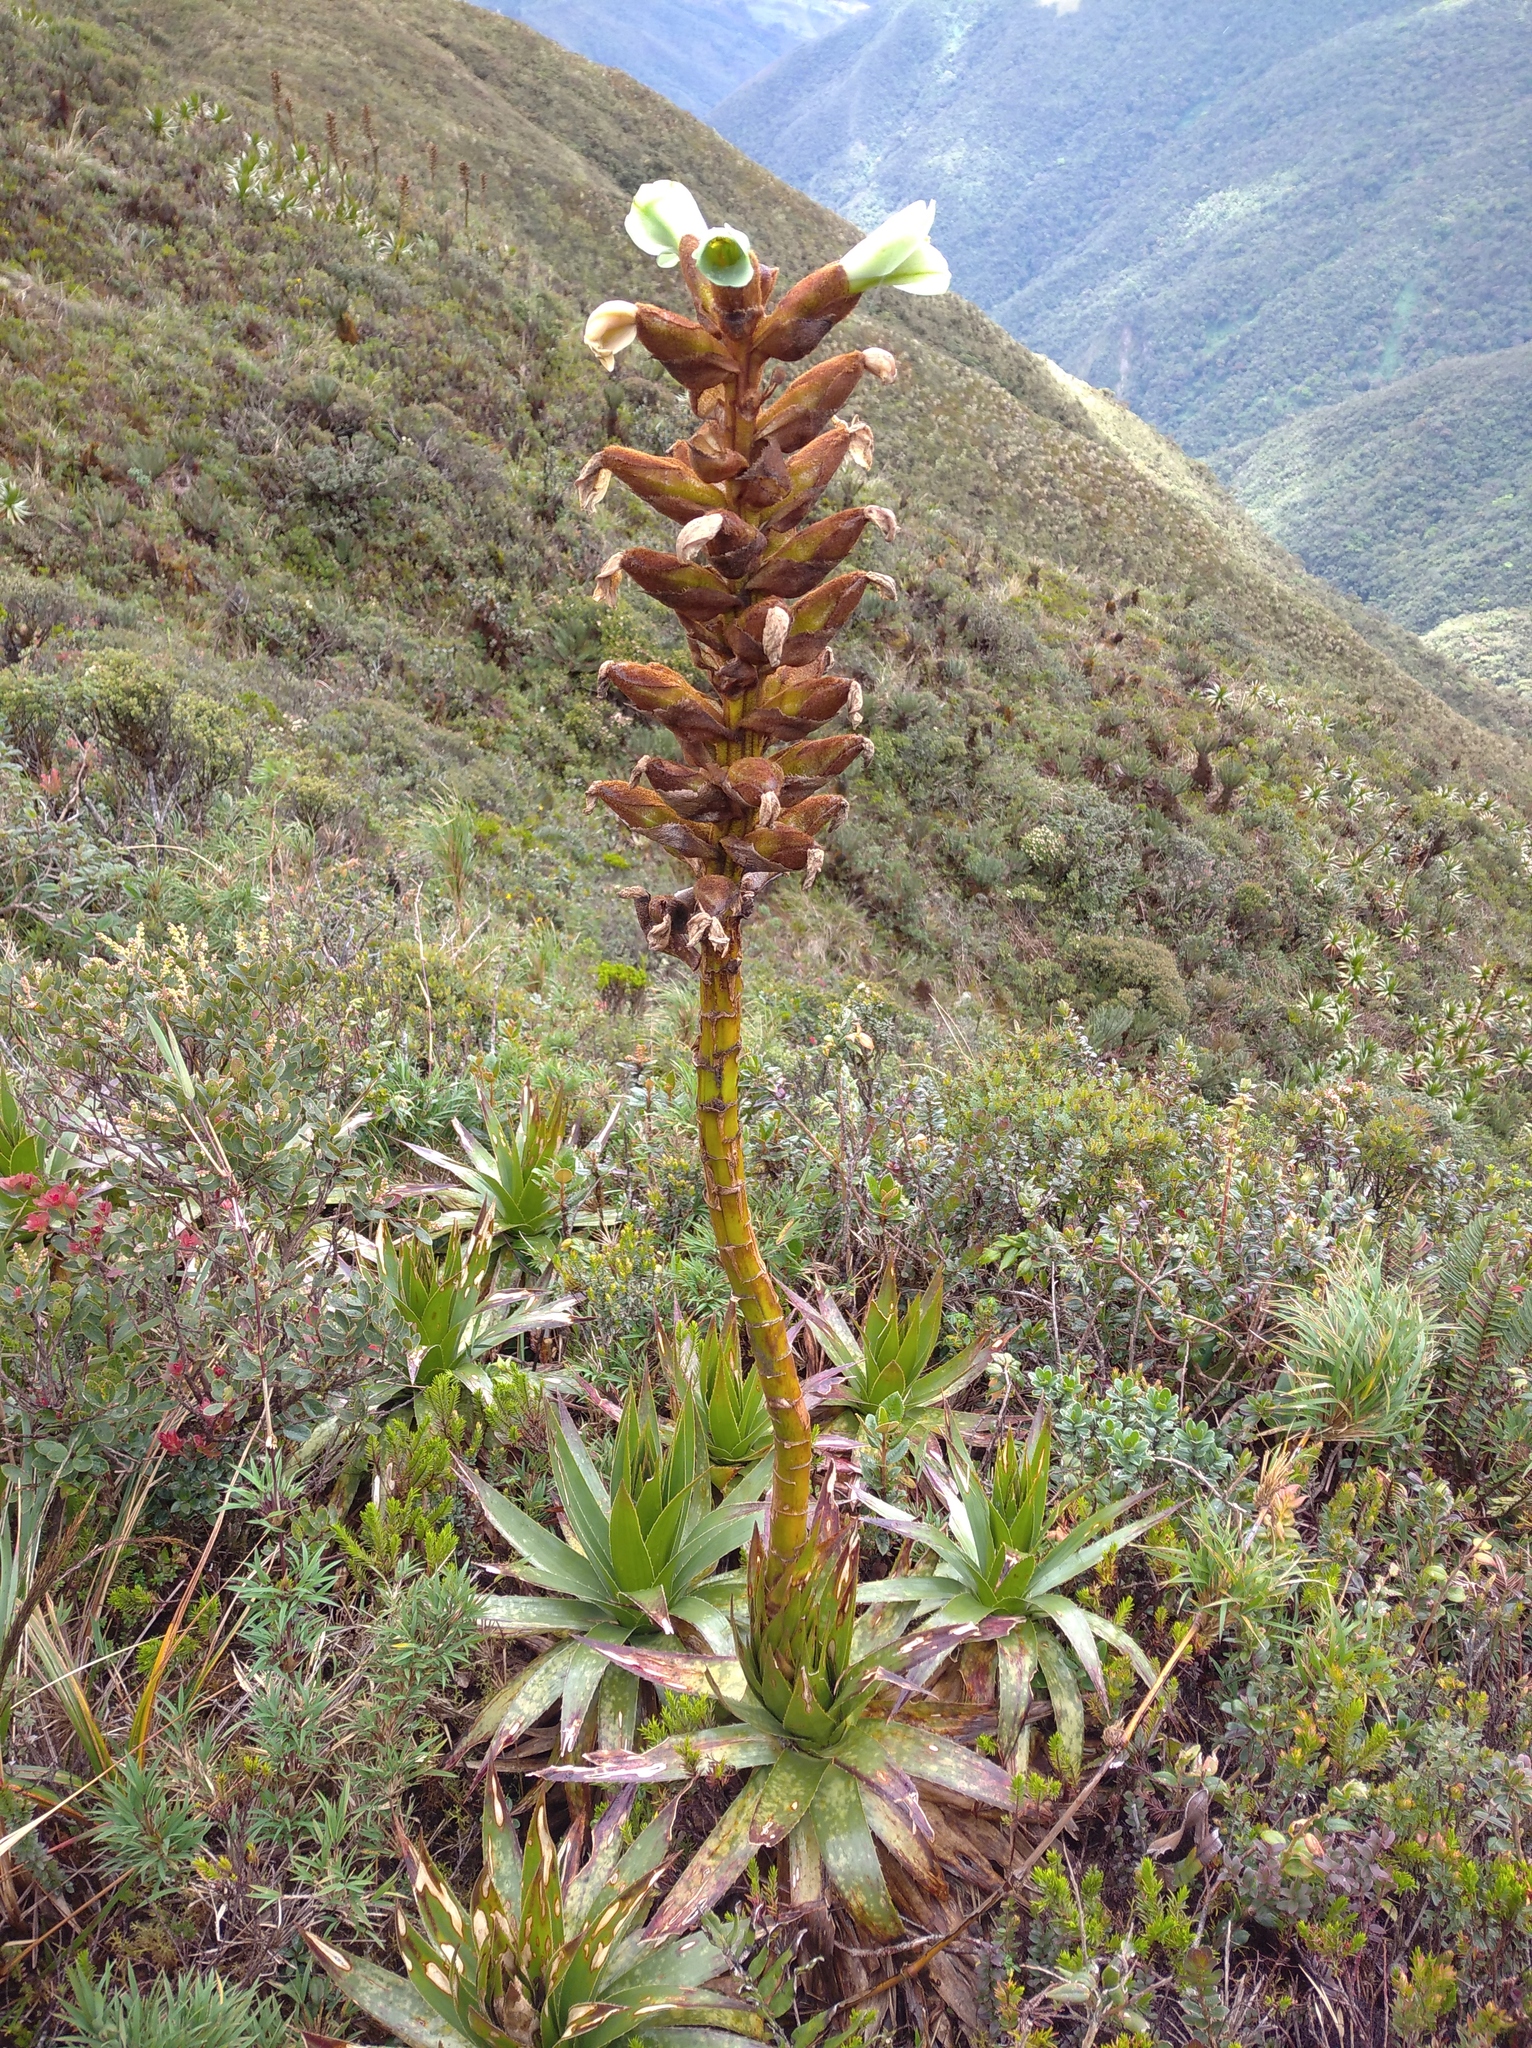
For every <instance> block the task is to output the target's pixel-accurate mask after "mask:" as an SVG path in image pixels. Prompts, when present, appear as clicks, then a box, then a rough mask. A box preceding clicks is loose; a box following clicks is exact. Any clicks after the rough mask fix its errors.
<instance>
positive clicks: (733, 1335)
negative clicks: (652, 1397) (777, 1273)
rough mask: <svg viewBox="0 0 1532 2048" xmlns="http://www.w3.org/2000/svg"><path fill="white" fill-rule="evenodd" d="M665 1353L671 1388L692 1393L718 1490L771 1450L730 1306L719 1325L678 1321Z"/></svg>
mask: <svg viewBox="0 0 1532 2048" xmlns="http://www.w3.org/2000/svg"><path fill="white" fill-rule="evenodd" d="M665 1353H666V1363H667V1366H668V1368H669V1372H670V1377H671V1380H672V1382H673V1384H674V1385H675V1386H676V1387H677V1388H678V1389H681V1390H682V1391H683V1392H692V1393H694V1394H695V1395H696V1399H697V1404H698V1410H699V1413H700V1416H701V1421H702V1429H703V1435H704V1438H705V1440H706V1445H707V1456H708V1464H709V1466H710V1467H711V1470H712V1475H713V1484H714V1486H715V1487H717V1488H718V1490H719V1491H720V1492H723V1491H725V1490H726V1489H727V1488H728V1487H730V1486H732V1485H733V1484H734V1482H735V1481H736V1480H737V1479H738V1478H739V1476H740V1474H741V1473H742V1472H744V1471H746V1470H748V1469H749V1468H750V1467H751V1466H752V1465H754V1464H755V1463H756V1461H757V1460H758V1459H759V1458H761V1457H764V1456H765V1454H766V1453H767V1452H768V1451H769V1450H770V1449H771V1416H770V1414H769V1413H768V1412H767V1408H766V1393H765V1389H764V1388H763V1387H762V1385H761V1381H760V1375H759V1374H758V1373H757V1372H756V1371H755V1370H754V1369H753V1367H751V1366H749V1365H747V1364H744V1363H743V1362H742V1361H741V1358H740V1348H739V1320H738V1316H737V1314H736V1311H735V1308H734V1304H733V1303H732V1302H731V1303H730V1304H729V1308H728V1310H727V1312H726V1314H725V1315H724V1318H723V1321H722V1323H714V1324H710V1325H708V1326H706V1327H699V1326H698V1325H696V1324H693V1323H678V1324H677V1325H676V1328H675V1331H674V1333H673V1335H671V1336H670V1337H669V1338H668V1339H667V1341H666V1345H665Z"/></svg>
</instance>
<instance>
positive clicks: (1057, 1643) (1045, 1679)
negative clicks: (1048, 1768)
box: [861, 1403, 1164, 1773]
mask: <svg viewBox="0 0 1532 2048" xmlns="http://www.w3.org/2000/svg"><path fill="white" fill-rule="evenodd" d="M949 1456H950V1461H951V1470H950V1472H949V1471H948V1470H947V1468H946V1467H945V1466H944V1465H943V1464H942V1462H941V1460H940V1459H939V1458H938V1457H936V1455H935V1454H934V1452H933V1454H932V1455H931V1457H930V1458H929V1459H928V1460H927V1462H926V1464H925V1466H924V1468H923V1476H924V1478H925V1479H926V1480H927V1481H928V1483H930V1484H931V1485H932V1486H934V1487H935V1489H936V1491H937V1493H938V1494H939V1496H940V1498H941V1501H942V1504H943V1506H944V1508H945V1509H946V1520H947V1526H946V1528H945V1529H940V1528H935V1527H933V1526H932V1525H931V1524H930V1523H928V1522H922V1521H919V1520H917V1519H916V1518H915V1517H914V1516H912V1515H910V1514H908V1513H907V1512H906V1511H905V1510H904V1509H902V1508H899V1507H895V1506H892V1505H890V1504H889V1503H888V1502H886V1501H880V1500H876V1499H873V1498H872V1496H870V1495H866V1494H864V1495H863V1498H864V1499H866V1500H867V1501H868V1503H869V1505H870V1506H871V1507H872V1508H873V1509H874V1511H875V1513H876V1514H877V1515H878V1517H879V1519H880V1520H881V1521H883V1523H884V1524H885V1526H886V1527H888V1528H889V1529H891V1530H892V1531H893V1532H894V1534H895V1535H897V1536H901V1537H903V1538H904V1539H905V1540H906V1541H908V1542H910V1543H911V1544H913V1545H916V1546H918V1547H919V1548H922V1549H924V1550H927V1551H929V1552H931V1553H933V1554H934V1558H935V1563H934V1564H933V1565H932V1567H931V1569H930V1571H929V1572H926V1573H924V1574H920V1575H914V1574H896V1575H895V1576H893V1577H891V1578H887V1579H882V1580H879V1581H877V1582H876V1584H875V1585H871V1586H865V1587H863V1588H862V1593H861V1597H862V1598H863V1599H864V1600H867V1599H876V1600H877V1601H878V1602H879V1603H880V1604H881V1603H884V1602H887V1601H897V1600H901V1599H907V1600H908V1601H909V1602H910V1603H911V1605H912V1607H913V1608H914V1610H915V1613H916V1615H917V1616H918V1617H920V1618H921V1619H923V1620H929V1621H931V1622H934V1623H935V1624H936V1625H938V1626H946V1627H952V1626H955V1625H958V1624H962V1623H969V1624H984V1625H986V1627H987V1628H989V1627H993V1625H994V1624H995V1623H997V1622H1005V1623H1007V1624H1008V1626H1007V1631H1006V1633H1004V1634H1002V1635H1000V1636H998V1637H996V1638H994V1656H995V1660H996V1671H995V1678H996V1698H997V1704H998V1717H999V1734H998V1739H999V1749H1000V1754H1001V1757H1002V1759H1003V1760H1004V1761H1005V1762H1006V1764H1007V1765H1008V1767H1009V1768H1011V1769H1012V1770H1013V1771H1023V1770H1025V1769H1026V1768H1027V1762H1028V1753H1029V1747H1030V1725H1029V1722H1028V1711H1027V1710H1028V1708H1029V1707H1030V1706H1031V1704H1032V1695H1033V1688H1034V1685H1035V1684H1036V1682H1037V1680H1038V1678H1039V1677H1041V1680H1042V1683H1043V1686H1044V1687H1045V1689H1046V1691H1047V1694H1048V1698H1049V1701H1050V1703H1051V1705H1052V1708H1053V1721H1054V1727H1055V1729H1056V1731H1057V1733H1058V1738H1059V1744H1060V1748H1061V1750H1062V1753H1063V1759H1064V1761H1065V1762H1066V1763H1067V1764H1068V1766H1069V1768H1070V1770H1071V1772H1073V1773H1077V1772H1078V1771H1079V1768H1080V1761H1081V1756H1082V1752H1083V1748H1084V1741H1085V1708H1084V1702H1083V1700H1082V1699H1081V1695H1080V1681H1081V1675H1082V1674H1083V1676H1084V1678H1085V1679H1086V1680H1087V1681H1088V1682H1089V1684H1090V1686H1091V1687H1092V1689H1093V1690H1094V1691H1095V1694H1096V1697H1097V1699H1098V1700H1099V1702H1100V1704H1101V1707H1102V1709H1103V1711H1106V1710H1107V1708H1108V1700H1107V1690H1106V1677H1105V1673H1104V1671H1103V1669H1102V1664H1101V1650H1100V1645H1101V1644H1102V1643H1105V1644H1106V1645H1107V1647H1108V1648H1109V1649H1112V1650H1118V1651H1120V1652H1121V1653H1122V1655H1123V1656H1125V1657H1126V1658H1127V1659H1128V1661H1129V1662H1130V1663H1131V1664H1132V1666H1133V1668H1134V1670H1135V1671H1136V1672H1137V1673H1138V1674H1139V1676H1140V1677H1141V1678H1142V1679H1143V1680H1144V1681H1145V1683H1146V1684H1152V1683H1153V1681H1154V1675H1155V1674H1154V1667H1153V1666H1152V1665H1151V1664H1150V1662H1149V1660H1148V1658H1147V1657H1145V1655H1144V1653H1143V1651H1142V1650H1141V1649H1140V1648H1139V1646H1138V1644H1137V1643H1136V1642H1134V1640H1133V1638H1132V1637H1131V1636H1130V1635H1129V1634H1128V1632H1127V1630H1126V1629H1124V1628H1122V1627H1120V1626H1119V1625H1118V1623H1117V1622H1116V1621H1114V1620H1112V1619H1110V1618H1109V1617H1108V1616H1106V1615H1104V1614H1097V1613H1096V1612H1095V1611H1094V1609H1092V1608H1089V1607H1085V1606H1082V1605H1081V1604H1080V1602H1079V1601H1077V1600H1071V1599H1069V1598H1068V1597H1067V1595H1066V1594H1065V1593H1064V1591H1063V1589H1064V1587H1066V1586H1069V1585H1073V1584H1074V1582H1075V1581H1076V1580H1078V1579H1080V1578H1081V1577H1083V1576H1084V1574H1085V1573H1086V1572H1088V1571H1092V1570H1094V1568H1095V1567H1096V1566H1097V1565H1098V1564H1100V1563H1101V1561H1102V1559H1103V1558H1105V1557H1106V1556H1107V1554H1108V1553H1109V1552H1111V1551H1114V1550H1121V1549H1122V1548H1123V1547H1124V1546H1125V1545H1127V1544H1129V1543H1134V1542H1136V1541H1137V1540H1138V1538H1139V1537H1140V1536H1142V1535H1143V1534H1144V1533H1145V1531H1146V1530H1148V1529H1151V1528H1153V1527H1154V1526H1155V1524H1156V1523H1157V1522H1160V1521H1162V1520H1163V1519H1164V1516H1163V1514H1156V1515H1147V1516H1144V1517H1142V1518H1141V1519H1139V1520H1138V1521H1134V1522H1129V1523H1127V1524H1126V1525H1125V1526H1124V1527H1122V1528H1118V1527H1116V1526H1115V1525H1116V1523H1117V1522H1118V1520H1119V1518H1120V1516H1121V1515H1122V1513H1123V1511H1124V1508H1125V1507H1126V1506H1127V1505H1128V1504H1127V1503H1126V1502H1123V1501H1112V1502H1109V1503H1108V1504H1107V1505H1106V1506H1105V1507H1102V1508H1098V1509H1097V1510H1096V1511H1095V1512H1094V1513H1093V1514H1088V1515H1085V1516H1083V1517H1082V1518H1081V1519H1080V1520H1079V1521H1078V1522H1076V1523H1075V1524H1074V1526H1073V1527H1072V1528H1071V1529H1069V1530H1068V1532H1067V1533H1066V1534H1064V1535H1062V1536H1060V1535H1056V1534H1055V1533H1053V1532H1054V1528H1055V1525H1056V1524H1057V1521H1058V1518H1059V1512H1060V1507H1059V1504H1055V1505H1053V1506H1051V1507H1050V1504H1049V1498H1048V1490H1049V1478H1050V1473H1051V1469H1052V1461H1053V1433H1052V1425H1051V1423H1050V1420H1049V1417H1048V1413H1047V1410H1046V1409H1045V1408H1044V1406H1043V1405H1042V1404H1041V1403H1039V1405H1038V1408H1037V1412H1036V1413H1035V1415H1034V1416H1033V1418H1032V1426H1031V1428H1030V1429H1029V1431H1028V1432H1027V1439H1026V1442H1025V1444H1023V1445H1021V1446H1020V1447H1018V1445H1017V1442H1016V1438H1015V1436H1014V1434H1007V1435H1006V1436H1004V1437H1003V1438H1002V1439H1001V1443H1000V1447H999V1450H998V1451H997V1452H996V1455H995V1465H994V1471H993V1473H992V1475H991V1478H990V1483H989V1486H988V1487H987V1488H986V1487H985V1485H984V1483H983V1481H982V1479H981V1478H980V1477H979V1474H978V1473H977V1472H976V1471H975V1469H974V1466H973V1461H972V1460H971V1458H970V1457H969V1455H968V1452H967V1450H966V1449H965V1447H964V1445H963V1443H962V1441H961V1439H960V1438H958V1437H954V1438H953V1439H952V1442H951V1447H950V1452H949Z"/></svg>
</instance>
